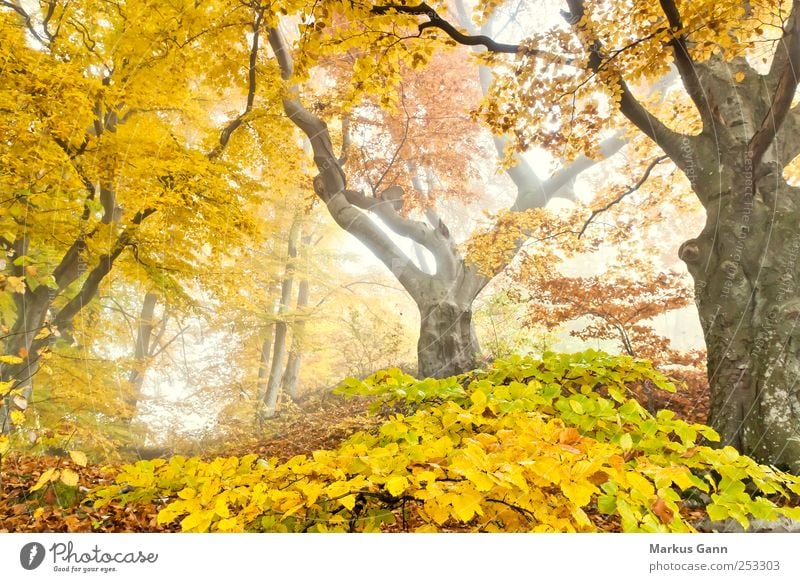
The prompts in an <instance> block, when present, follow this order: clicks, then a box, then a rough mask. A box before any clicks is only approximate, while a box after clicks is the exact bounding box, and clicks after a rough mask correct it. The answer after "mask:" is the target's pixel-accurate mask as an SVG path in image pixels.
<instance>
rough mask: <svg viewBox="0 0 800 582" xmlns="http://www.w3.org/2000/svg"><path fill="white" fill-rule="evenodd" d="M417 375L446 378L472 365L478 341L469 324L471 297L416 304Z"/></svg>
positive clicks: (470, 367) (471, 367)
mask: <svg viewBox="0 0 800 582" xmlns="http://www.w3.org/2000/svg"><path fill="white" fill-rule="evenodd" d="M419 313H420V333H419V342H418V343H417V357H418V360H419V375H420V377H422V378H426V377H430V378H445V377H447V376H453V375H456V374H461V373H463V372H466V371H468V370H472V369H474V368H475V364H476V356H477V355H478V352H479V350H478V345H477V342H476V341H475V331H474V329H473V326H472V301H469V302H464V303H460V304H459V303H454V302H446V301H445V302H441V303H431V304H422V305H419Z"/></svg>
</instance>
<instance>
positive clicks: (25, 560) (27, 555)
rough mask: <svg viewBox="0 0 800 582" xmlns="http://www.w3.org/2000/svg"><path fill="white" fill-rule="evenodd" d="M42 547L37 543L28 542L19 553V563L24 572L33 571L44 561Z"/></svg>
mask: <svg viewBox="0 0 800 582" xmlns="http://www.w3.org/2000/svg"><path fill="white" fill-rule="evenodd" d="M44 554H45V551H44V546H43V545H42V544H40V543H39V542H30V543H28V544H25V545H24V546H22V549H21V550H20V551H19V563H20V564H22V567H23V568H25V569H26V570H35V569H36V568H38V567H39V566H41V565H42V562H43V561H44Z"/></svg>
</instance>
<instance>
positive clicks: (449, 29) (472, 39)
mask: <svg viewBox="0 0 800 582" xmlns="http://www.w3.org/2000/svg"><path fill="white" fill-rule="evenodd" d="M391 11H394V12H397V13H398V14H411V15H419V16H427V17H428V20H427V22H422V23H420V24H419V25H418V28H419V31H420V33H422V32H423V31H424V30H426V29H428V28H438V29H440V30H442V31H444V32H445V33H446V34H447V36H449V37H450V38H452V39H453V40H454V41H456V42H457V43H459V44H463V45H466V46H479V45H483V46H485V47H486V48H487V50H489V51H490V52H493V53H511V54H514V53H517V52H519V49H520V45H518V44H505V43H501V42H496V41H494V40H493V39H491V38H489V37H488V36H484V35H482V34H481V35H475V36H473V35H468V34H464V33H463V32H461V31H459V30H458V29H457V28H456V27H455V26H453V25H452V24H450V23H449V22H448V21H446V20H445V19H443V18H442V17H441V16H439V14H438V13H437V12H436V11H435V10H434V9H433V8H431V7H430V6H428V5H427V4H426V3H425V2H423V3H422V4H419V5H417V6H404V5H402V4H385V5H382V6H373V7H372V12H373V13H374V14H387V13H388V12H391Z"/></svg>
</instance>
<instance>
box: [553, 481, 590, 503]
mask: <svg viewBox="0 0 800 582" xmlns="http://www.w3.org/2000/svg"><path fill="white" fill-rule="evenodd" d="M561 491H563V492H564V495H566V497H567V499H569V500H570V501H572V503H574V504H575V505H577V506H578V507H583V506H584V505H587V504H588V503H589V501H591V500H592V495H593V494H594V493H595V492H596V491H597V487H595V486H594V485H592V484H591V483H590V482H589V481H581V482H578V483H575V482H573V483H562V484H561Z"/></svg>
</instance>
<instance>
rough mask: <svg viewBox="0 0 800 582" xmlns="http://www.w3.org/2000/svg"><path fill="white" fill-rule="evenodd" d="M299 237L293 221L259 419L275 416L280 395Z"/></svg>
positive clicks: (296, 222)
mask: <svg viewBox="0 0 800 582" xmlns="http://www.w3.org/2000/svg"><path fill="white" fill-rule="evenodd" d="M299 236H300V221H299V220H297V219H296V220H295V221H294V222H293V223H292V226H291V228H290V229H289V240H288V243H287V254H286V266H285V267H284V271H283V280H282V281H281V297H280V302H279V304H278V313H277V317H276V321H275V338H274V345H273V351H272V363H271V365H270V371H269V378H268V379H267V386H266V389H265V390H264V393H263V394H264V396H263V400H262V402H261V407H260V410H259V418H260V419H265V418H271V417H273V416H275V414H276V412H277V408H278V396H279V395H280V387H281V379H282V377H283V365H284V362H285V361H286V352H287V350H286V336H287V332H288V324H287V322H286V315H287V314H288V312H289V305H290V303H291V300H292V287H293V286H294V273H295V271H296V269H297V265H296V264H295V263H296V259H297V241H298V238H299Z"/></svg>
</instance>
